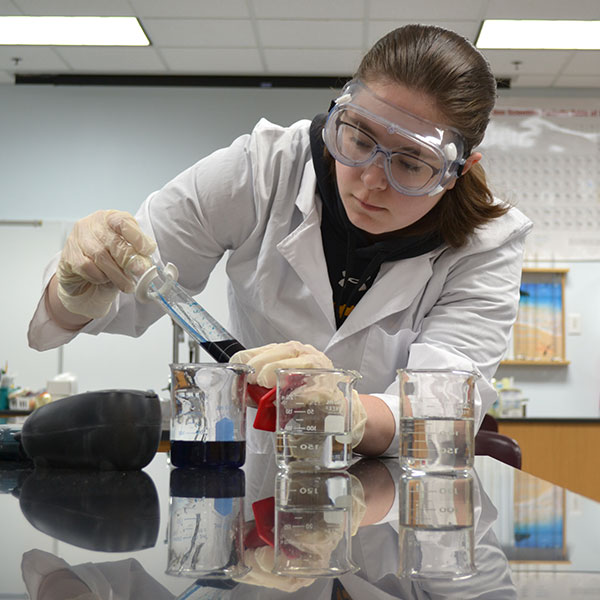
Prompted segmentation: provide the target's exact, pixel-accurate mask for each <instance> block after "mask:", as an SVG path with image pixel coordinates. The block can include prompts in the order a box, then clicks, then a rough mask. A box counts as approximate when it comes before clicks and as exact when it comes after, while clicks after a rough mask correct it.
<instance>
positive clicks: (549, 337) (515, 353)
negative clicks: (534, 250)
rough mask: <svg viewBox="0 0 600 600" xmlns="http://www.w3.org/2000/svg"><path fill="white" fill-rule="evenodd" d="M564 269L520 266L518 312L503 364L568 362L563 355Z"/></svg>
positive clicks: (559, 363) (556, 363)
mask: <svg viewBox="0 0 600 600" xmlns="http://www.w3.org/2000/svg"><path fill="white" fill-rule="evenodd" d="M567 271H568V269H523V278H522V281H521V288H520V299H519V312H518V315H517V320H516V322H515V324H514V326H513V330H512V340H511V344H510V347H509V351H508V353H507V356H506V357H505V359H504V361H503V364H526V365H530V364H539V365H566V364H569V362H568V361H567V359H566V356H565V302H564V298H565V276H566V273H567Z"/></svg>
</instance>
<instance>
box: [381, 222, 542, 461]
mask: <svg viewBox="0 0 600 600" xmlns="http://www.w3.org/2000/svg"><path fill="white" fill-rule="evenodd" d="M509 226H510V225H509ZM530 229H531V223H530V222H529V221H528V220H526V219H524V218H522V219H521V220H520V221H519V220H517V222H516V223H515V224H514V229H513V231H512V232H511V233H510V234H509V235H507V236H506V237H505V239H504V240H503V242H502V243H501V244H491V243H487V246H486V242H485V241H484V242H480V241H479V240H485V232H484V233H483V234H482V235H480V236H479V237H478V238H476V240H477V241H476V243H481V245H482V248H480V249H477V248H476V249H473V248H469V249H468V252H467V253H465V256H464V258H462V259H459V260H455V261H448V262H449V263H450V266H449V267H448V272H447V275H446V277H445V280H444V284H443V286H442V288H441V290H440V291H439V296H438V298H437V300H436V301H435V303H434V304H433V306H432V308H431V309H430V310H429V312H428V313H427V314H426V315H425V317H424V319H423V321H422V323H421V327H420V331H419V334H418V336H417V337H416V339H415V340H414V341H413V343H412V344H411V346H410V349H409V356H408V362H407V365H406V368H408V369H432V368H435V369H444V368H449V369H465V370H473V371H475V372H477V373H478V374H479V375H480V376H481V377H480V378H479V379H478V380H477V383H476V390H475V423H476V426H477V428H479V425H480V424H481V420H482V419H483V416H484V414H485V413H486V412H487V411H488V410H489V409H490V407H491V406H492V404H493V403H494V401H495V399H496V395H497V394H496V391H495V389H494V388H493V386H492V384H491V381H490V380H491V378H492V377H493V376H494V373H495V372H496V369H497V368H498V365H499V363H500V361H501V360H502V358H503V356H504V354H505V352H506V348H507V344H508V339H509V333H510V329H511V327H512V325H513V323H514V321H515V318H516V315H517V310H518V303H519V286H520V282H521V269H522V261H523V249H524V243H525V237H526V235H527V234H528V233H529V231H530ZM438 260H439V261H440V262H441V263H442V264H441V265H438V266H437V267H436V268H440V269H443V268H445V267H444V265H443V262H444V255H442V256H441V257H440V258H439V259H438ZM399 385H400V384H399V380H398V378H397V377H396V379H395V380H394V382H393V383H392V384H391V385H390V386H389V387H388V388H387V389H386V390H385V394H382V395H379V397H381V399H382V400H384V401H385V402H386V403H387V404H388V406H389V407H390V409H391V410H392V412H393V413H394V415H395V417H396V436H395V437H394V439H393V441H392V443H391V445H390V447H389V448H388V450H387V451H386V453H385V455H387V456H393V455H394V454H396V453H397V451H398V416H399V415H398V411H399V404H398V394H399ZM393 396H395V398H394V397H393Z"/></svg>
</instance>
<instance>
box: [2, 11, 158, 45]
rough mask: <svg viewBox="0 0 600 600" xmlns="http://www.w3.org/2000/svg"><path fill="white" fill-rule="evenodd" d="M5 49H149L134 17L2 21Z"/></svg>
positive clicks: (21, 17) (49, 18)
mask: <svg viewBox="0 0 600 600" xmlns="http://www.w3.org/2000/svg"><path fill="white" fill-rule="evenodd" d="M0 44H1V45H5V46H7V45H8V46H148V45H150V41H149V40H148V38H147V37H146V34H145V33H144V30H143V29H142V27H141V26H140V23H139V21H138V20H137V19H136V18H135V17H24V16H18V17H12V16H11V17H1V16H0Z"/></svg>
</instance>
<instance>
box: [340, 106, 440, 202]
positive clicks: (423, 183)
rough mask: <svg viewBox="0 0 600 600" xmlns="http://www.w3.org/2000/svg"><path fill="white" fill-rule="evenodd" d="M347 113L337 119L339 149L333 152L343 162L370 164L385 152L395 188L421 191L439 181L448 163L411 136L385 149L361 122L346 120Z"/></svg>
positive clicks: (385, 166) (388, 170)
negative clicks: (417, 142) (444, 162)
mask: <svg viewBox="0 0 600 600" xmlns="http://www.w3.org/2000/svg"><path fill="white" fill-rule="evenodd" d="M344 112H345V111H341V114H340V115H339V117H338V118H337V119H336V124H335V126H336V135H335V138H334V139H335V151H334V152H332V154H333V155H334V157H335V158H337V159H338V160H339V161H340V162H341V163H344V164H346V165H348V166H362V165H367V164H370V163H371V162H373V161H374V160H375V159H376V157H377V155H378V154H382V155H383V156H384V157H385V162H384V169H385V172H386V175H387V177H388V179H389V181H390V183H391V185H392V186H393V187H394V188H395V189H398V190H399V191H403V192H404V191H407V190H411V191H415V192H420V191H421V190H424V189H427V188H428V187H430V186H431V185H432V184H434V183H436V182H437V180H438V179H439V174H440V172H441V170H442V169H443V168H444V164H443V162H442V161H440V158H439V157H438V156H437V155H436V154H434V153H433V152H432V151H431V150H430V149H429V148H427V147H423V146H419V145H417V144H415V142H414V140H410V139H409V138H404V139H398V140H397V141H398V145H396V146H395V149H394V150H390V149H388V148H385V147H384V146H382V145H380V144H379V143H378V141H377V140H376V139H375V138H374V137H373V136H372V135H371V134H369V133H367V132H366V131H364V130H363V129H361V128H360V126H359V125H356V124H353V123H351V122H349V120H345V119H344V114H343V113H344ZM396 137H399V138H402V136H396ZM331 151H332V149H331V148H330V152H331Z"/></svg>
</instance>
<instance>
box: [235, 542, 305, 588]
mask: <svg viewBox="0 0 600 600" xmlns="http://www.w3.org/2000/svg"><path fill="white" fill-rule="evenodd" d="M244 560H245V562H246V565H247V566H248V567H250V571H249V572H248V573H246V574H245V575H243V576H242V577H239V578H235V579H237V581H240V582H242V583H247V584H250V585H258V586H261V587H266V588H272V589H275V590H281V591H283V592H288V593H291V592H295V591H297V590H299V589H301V588H303V587H306V586H308V585H311V584H312V583H313V582H314V581H315V580H314V579H311V578H309V577H291V576H288V575H277V574H275V573H273V572H272V570H273V567H274V566H275V551H274V550H273V547H272V546H261V547H260V548H246V549H245V550H244Z"/></svg>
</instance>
